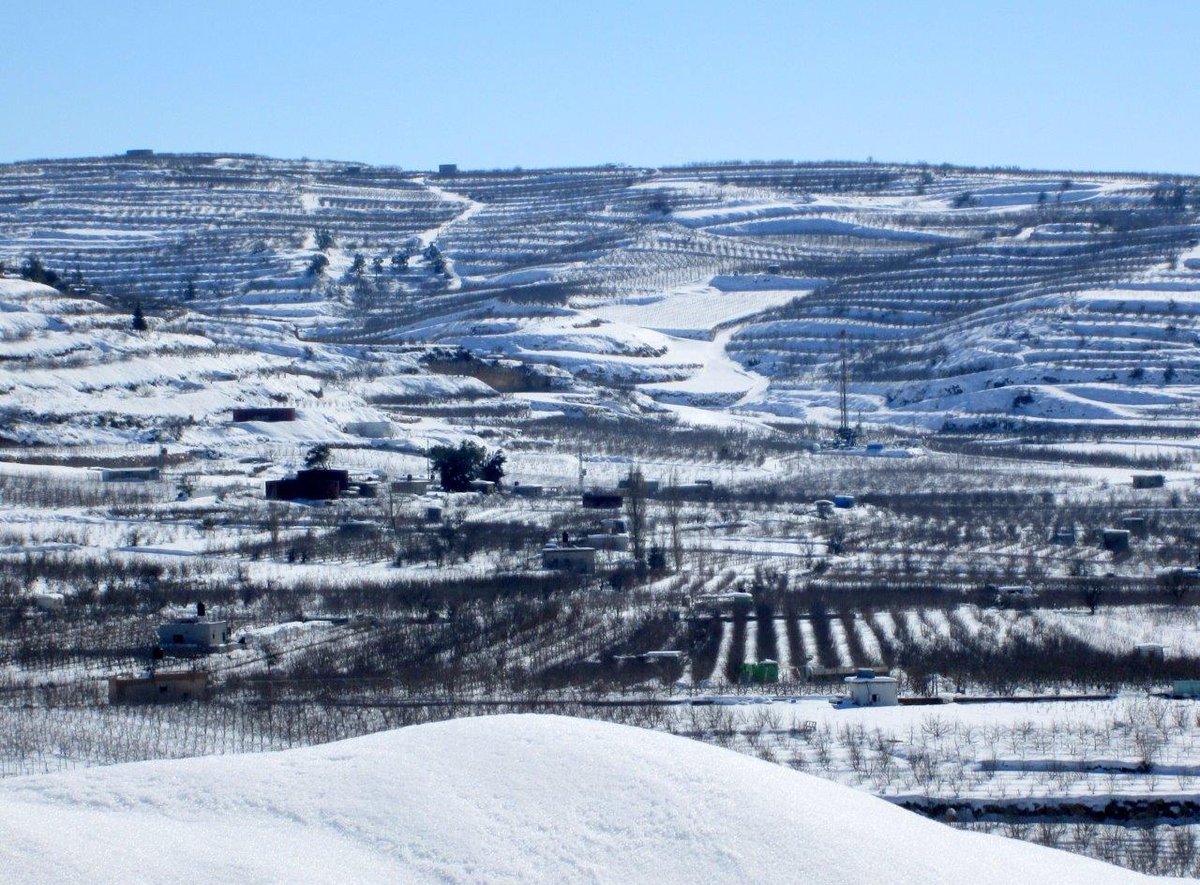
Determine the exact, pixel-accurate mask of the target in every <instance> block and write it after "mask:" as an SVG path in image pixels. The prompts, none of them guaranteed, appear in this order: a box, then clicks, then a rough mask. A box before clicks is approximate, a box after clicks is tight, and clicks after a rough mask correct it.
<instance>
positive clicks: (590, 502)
mask: <svg viewBox="0 0 1200 885" xmlns="http://www.w3.org/2000/svg"><path fill="white" fill-rule="evenodd" d="M581 503H582V504H583V506H584V507H587V508H589V509H591V510H620V509H621V507H622V506H623V505H624V504H625V498H624V497H622V495H621V493H620V492H617V491H602V490H599V489H593V490H592V491H590V492H584V493H583V499H582V502H581Z"/></svg>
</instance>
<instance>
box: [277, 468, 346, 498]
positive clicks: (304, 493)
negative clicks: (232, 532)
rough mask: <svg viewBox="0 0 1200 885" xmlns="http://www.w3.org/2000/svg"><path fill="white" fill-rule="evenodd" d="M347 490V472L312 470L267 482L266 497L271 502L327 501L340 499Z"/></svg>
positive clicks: (301, 471)
mask: <svg viewBox="0 0 1200 885" xmlns="http://www.w3.org/2000/svg"><path fill="white" fill-rule="evenodd" d="M348 488H350V474H349V472H348V471H345V470H331V469H328V468H319V469H317V468H314V469H312V470H300V471H298V472H297V473H296V475H295V476H294V477H290V478H288V479H271V480H267V483H266V496H267V498H268V499H269V500H272V501H328V500H332V499H334V498H340V497H341V495H342V493H343V492H345V491H346V490H347V489H348Z"/></svg>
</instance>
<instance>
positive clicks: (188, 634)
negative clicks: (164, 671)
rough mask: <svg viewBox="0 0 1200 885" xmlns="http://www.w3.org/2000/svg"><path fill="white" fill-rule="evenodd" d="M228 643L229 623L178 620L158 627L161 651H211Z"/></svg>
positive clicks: (187, 619) (191, 619) (190, 619)
mask: <svg viewBox="0 0 1200 885" xmlns="http://www.w3.org/2000/svg"><path fill="white" fill-rule="evenodd" d="M228 643H229V622H228V621H209V620H206V619H204V618H198V617H197V618H180V619H178V620H174V621H167V622H166V623H164V624H159V626H158V644H159V645H160V646H162V649H163V651H166V652H170V651H172V650H178V651H193V652H194V651H213V650H215V649H219V648H221V647H222V646H224V645H227V644H228Z"/></svg>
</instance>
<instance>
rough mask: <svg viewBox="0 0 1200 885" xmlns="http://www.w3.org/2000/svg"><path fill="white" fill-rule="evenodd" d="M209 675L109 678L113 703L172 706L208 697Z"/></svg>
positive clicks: (187, 673) (189, 673) (194, 672)
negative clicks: (171, 704)
mask: <svg viewBox="0 0 1200 885" xmlns="http://www.w3.org/2000/svg"><path fill="white" fill-rule="evenodd" d="M208 688H209V684H208V672H207V671H206V670H184V671H181V672H168V673H163V672H158V673H149V674H147V675H142V676H134V675H132V674H129V675H124V676H110V677H109V678H108V702H109V703H110V704H170V703H178V702H181V701H203V700H206V699H207V698H208Z"/></svg>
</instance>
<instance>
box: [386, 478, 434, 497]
mask: <svg viewBox="0 0 1200 885" xmlns="http://www.w3.org/2000/svg"><path fill="white" fill-rule="evenodd" d="M392 491H393V492H395V493H396V494H397V495H423V494H425V493H426V492H427V491H429V480H427V479H420V478H419V477H418V478H414V477H413V475H412V474H411V473H410V474H408V476H405V477H404V478H403V479H393V480H392Z"/></svg>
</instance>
